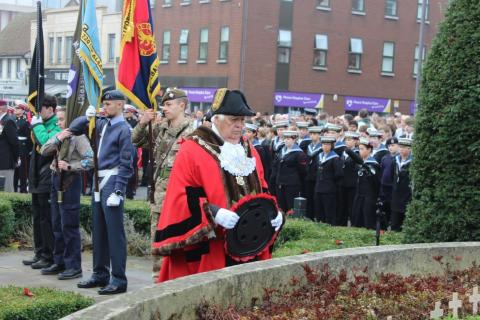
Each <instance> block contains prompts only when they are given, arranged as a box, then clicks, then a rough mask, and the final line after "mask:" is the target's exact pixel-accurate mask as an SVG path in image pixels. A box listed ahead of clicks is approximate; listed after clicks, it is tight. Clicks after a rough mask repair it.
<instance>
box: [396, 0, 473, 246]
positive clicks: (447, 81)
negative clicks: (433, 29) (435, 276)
mask: <svg viewBox="0 0 480 320" xmlns="http://www.w3.org/2000/svg"><path fill="white" fill-rule="evenodd" d="M413 153H414V162H413V166H412V172H411V174H412V178H413V179H412V180H413V187H414V192H413V200H412V203H411V204H410V206H409V208H408V211H407V220H406V223H405V228H404V231H405V236H406V237H405V241H406V242H438V241H473V240H477V241H478V240H480V4H479V2H478V0H454V1H452V2H451V5H450V8H449V10H448V12H447V14H446V17H445V20H444V22H443V23H442V25H441V27H440V31H439V33H438V35H437V37H436V39H435V40H434V43H433V45H432V48H431V50H430V55H429V56H428V59H427V62H426V65H425V69H424V77H423V83H422V89H421V92H420V111H419V112H418V114H417V119H416V124H415V141H414V146H413Z"/></svg>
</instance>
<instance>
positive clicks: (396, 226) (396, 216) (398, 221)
mask: <svg viewBox="0 0 480 320" xmlns="http://www.w3.org/2000/svg"><path fill="white" fill-rule="evenodd" d="M391 219H392V225H391V226H392V230H393V231H402V225H403V220H404V219H405V212H400V211H392V213H391Z"/></svg>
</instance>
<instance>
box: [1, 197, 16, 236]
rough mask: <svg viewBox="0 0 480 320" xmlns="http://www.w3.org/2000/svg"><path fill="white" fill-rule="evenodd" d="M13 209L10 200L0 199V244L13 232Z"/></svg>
mask: <svg viewBox="0 0 480 320" xmlns="http://www.w3.org/2000/svg"><path fill="white" fill-rule="evenodd" d="M13 221H14V216H13V210H12V206H11V205H10V202H8V201H7V200H3V199H0V245H4V244H6V243H7V242H8V240H9V239H10V238H11V236H12V234H13Z"/></svg>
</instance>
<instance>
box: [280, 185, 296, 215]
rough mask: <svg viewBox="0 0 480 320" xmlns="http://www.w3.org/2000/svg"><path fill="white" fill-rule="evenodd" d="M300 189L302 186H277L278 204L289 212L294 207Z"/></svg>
mask: <svg viewBox="0 0 480 320" xmlns="http://www.w3.org/2000/svg"><path fill="white" fill-rule="evenodd" d="M300 191H301V187H300V186H283V185H279V186H277V200H278V205H279V206H280V208H281V209H282V210H283V212H287V211H289V210H290V209H293V199H295V198H296V197H298V194H299V192H300Z"/></svg>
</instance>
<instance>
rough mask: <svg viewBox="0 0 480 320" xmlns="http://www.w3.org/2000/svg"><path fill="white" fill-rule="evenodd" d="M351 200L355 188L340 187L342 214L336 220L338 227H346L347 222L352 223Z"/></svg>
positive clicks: (353, 197)
mask: <svg viewBox="0 0 480 320" xmlns="http://www.w3.org/2000/svg"><path fill="white" fill-rule="evenodd" d="M353 199H355V188H348V187H342V199H341V202H342V214H341V216H340V217H339V218H338V219H337V222H338V225H340V226H346V225H347V222H348V220H350V223H352V221H353V215H352V208H353Z"/></svg>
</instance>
